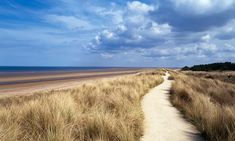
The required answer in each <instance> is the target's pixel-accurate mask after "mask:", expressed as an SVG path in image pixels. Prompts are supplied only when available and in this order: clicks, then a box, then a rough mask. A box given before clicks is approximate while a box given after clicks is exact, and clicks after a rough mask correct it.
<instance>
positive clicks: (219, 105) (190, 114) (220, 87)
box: [170, 73, 235, 141]
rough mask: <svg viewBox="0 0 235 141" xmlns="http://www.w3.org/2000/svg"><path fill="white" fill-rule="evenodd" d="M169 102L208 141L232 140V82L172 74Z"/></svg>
mask: <svg viewBox="0 0 235 141" xmlns="http://www.w3.org/2000/svg"><path fill="white" fill-rule="evenodd" d="M173 76H174V79H175V82H174V83H173V86H172V89H171V96H170V99H171V102H172V103H173V104H174V105H175V106H176V107H177V108H178V109H179V110H181V111H182V113H183V114H184V116H185V117H186V118H187V119H189V120H190V121H191V122H192V123H193V124H194V125H196V127H197V128H198V129H199V130H200V131H201V132H202V133H203V134H204V135H205V137H206V138H207V139H208V140H211V141H234V140H235V85H234V84H229V83H225V82H222V81H219V80H213V79H205V78H198V77H194V76H187V75H184V74H181V73H174V74H173Z"/></svg>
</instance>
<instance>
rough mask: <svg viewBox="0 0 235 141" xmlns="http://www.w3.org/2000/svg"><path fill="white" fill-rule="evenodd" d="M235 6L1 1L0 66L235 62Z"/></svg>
mask: <svg viewBox="0 0 235 141" xmlns="http://www.w3.org/2000/svg"><path fill="white" fill-rule="evenodd" d="M234 13H235V0H226V1H225V0H197V1H195V0H140V1H131V0H130V1H124V0H115V1H112V0H1V1H0V65H5V66H15V65H17V66H21V65H23V66H136V67H144V66H146V67H148V66H151V67H181V66H185V65H189V66H190V65H193V64H200V63H211V62H223V61H235V14H234Z"/></svg>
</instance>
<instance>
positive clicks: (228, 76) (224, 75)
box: [184, 71, 235, 84]
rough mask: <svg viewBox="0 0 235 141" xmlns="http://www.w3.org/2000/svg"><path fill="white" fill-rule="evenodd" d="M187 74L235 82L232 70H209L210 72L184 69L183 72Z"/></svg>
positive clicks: (234, 73)
mask: <svg viewBox="0 0 235 141" xmlns="http://www.w3.org/2000/svg"><path fill="white" fill-rule="evenodd" d="M184 73H185V74H187V75H192V76H195V77H203V78H208V79H216V80H220V81H223V82H227V83H232V84H235V72H234V71H224V72H219V71H211V72H205V71H185V72H184Z"/></svg>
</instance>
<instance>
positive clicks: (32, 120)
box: [0, 72, 162, 141]
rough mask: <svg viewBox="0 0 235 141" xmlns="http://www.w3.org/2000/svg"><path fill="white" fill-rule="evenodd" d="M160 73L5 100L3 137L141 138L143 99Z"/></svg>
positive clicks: (59, 140)
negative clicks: (141, 102)
mask: <svg viewBox="0 0 235 141" xmlns="http://www.w3.org/2000/svg"><path fill="white" fill-rule="evenodd" d="M161 82H162V78H161V75H160V73H159V72H154V73H153V72H145V73H140V74H138V75H129V76H123V77H119V78H113V79H107V80H105V79H104V80H101V81H95V82H93V83H91V82H90V83H85V84H83V85H81V86H78V87H77V88H73V89H67V90H54V91H50V92H47V93H44V94H40V93H39V94H35V95H33V96H20V97H8V98H6V99H4V98H3V99H1V100H0V102H1V108H0V140H1V141H25V140H26V141H74V140H79V141H136V140H139V139H140V137H141V136H142V134H143V112H142V110H141V104H140V101H141V98H142V96H143V95H144V94H145V93H146V92H147V91H148V90H149V89H150V88H152V87H154V86H156V85H158V84H160V83H161Z"/></svg>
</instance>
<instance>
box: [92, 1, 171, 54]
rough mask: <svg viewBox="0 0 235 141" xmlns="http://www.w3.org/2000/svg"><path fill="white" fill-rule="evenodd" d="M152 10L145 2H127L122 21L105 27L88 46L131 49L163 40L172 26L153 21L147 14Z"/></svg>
mask: <svg viewBox="0 0 235 141" xmlns="http://www.w3.org/2000/svg"><path fill="white" fill-rule="evenodd" d="M124 9H125V8H124ZM152 10H154V7H153V6H149V5H147V4H145V3H140V2H138V1H134V2H128V3H127V6H126V10H124V11H123V12H124V13H123V15H125V16H124V17H123V22H122V23H120V24H118V25H117V26H116V28H113V27H111V28H106V29H105V30H103V31H102V32H100V33H99V34H97V35H96V36H95V39H94V40H93V42H92V43H91V44H89V46H91V47H90V48H92V49H98V50H99V49H101V50H102V51H107V52H109V51H113V50H119V49H133V48H132V47H135V48H151V47H154V45H153V44H155V43H156V42H162V41H164V40H165V38H167V37H168V35H169V34H170V33H171V30H172V27H171V26H170V25H169V24H168V23H163V24H159V23H157V22H155V21H153V20H152V19H151V17H150V15H149V14H148V12H149V11H152ZM101 11H102V10H101ZM134 11H138V12H134ZM163 35H164V36H163Z"/></svg>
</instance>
